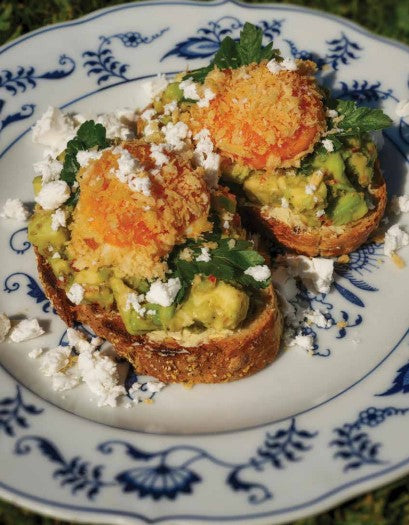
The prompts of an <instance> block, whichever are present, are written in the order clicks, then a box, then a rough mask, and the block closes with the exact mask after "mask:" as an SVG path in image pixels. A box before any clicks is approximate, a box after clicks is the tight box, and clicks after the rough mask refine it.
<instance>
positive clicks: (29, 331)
mask: <svg viewBox="0 0 409 525" xmlns="http://www.w3.org/2000/svg"><path fill="white" fill-rule="evenodd" d="M43 333H44V330H43V329H42V328H41V326H40V325H39V323H38V321H37V319H23V320H22V321H20V322H19V323H18V324H17V325H16V326H15V327H14V328H12V330H11V332H10V339H11V340H12V341H13V343H21V342H22V341H29V340H30V339H35V338H36V337H39V336H40V335H43Z"/></svg>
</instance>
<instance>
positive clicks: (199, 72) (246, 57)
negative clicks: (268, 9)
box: [184, 22, 281, 83]
mask: <svg viewBox="0 0 409 525" xmlns="http://www.w3.org/2000/svg"><path fill="white" fill-rule="evenodd" d="M262 40H263V31H262V30H261V29H260V28H259V27H257V26H255V25H253V24H250V23H249V22H246V23H245V24H244V27H243V29H242V31H241V33H240V40H239V41H238V42H236V41H235V40H233V39H232V38H231V37H230V36H226V37H225V38H224V39H223V40H222V42H221V44H220V48H219V50H218V51H217V53H216V54H215V56H214V58H213V60H212V61H211V62H210V64H209V65H208V66H207V67H202V68H200V69H196V70H195V71H191V72H190V73H188V74H187V75H185V77H184V79H187V78H192V79H193V80H194V81H195V82H200V83H203V82H204V81H205V78H206V76H207V75H208V73H209V72H210V71H212V69H214V68H215V67H218V68H219V69H237V68H239V67H241V66H247V65H248V64H252V63H257V64H258V63H259V62H261V61H262V60H271V59H272V58H275V59H276V60H281V55H280V51H279V50H278V49H273V42H270V43H269V44H268V45H267V46H265V47H263V44H262Z"/></svg>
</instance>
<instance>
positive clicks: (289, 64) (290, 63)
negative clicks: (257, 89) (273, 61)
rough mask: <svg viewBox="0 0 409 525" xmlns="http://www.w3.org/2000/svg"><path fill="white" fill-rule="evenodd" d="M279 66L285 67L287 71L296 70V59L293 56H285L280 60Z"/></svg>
mask: <svg viewBox="0 0 409 525" xmlns="http://www.w3.org/2000/svg"><path fill="white" fill-rule="evenodd" d="M280 65H281V67H282V69H285V70H287V71H296V70H297V63H296V61H295V60H294V59H293V58H289V57H287V58H285V59H284V60H283V61H282V62H281V64H280Z"/></svg>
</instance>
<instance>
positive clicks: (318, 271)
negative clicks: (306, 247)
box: [286, 255, 334, 293]
mask: <svg viewBox="0 0 409 525" xmlns="http://www.w3.org/2000/svg"><path fill="white" fill-rule="evenodd" d="M286 262H287V264H288V269H289V273H290V275H292V276H293V277H299V278H300V279H301V280H302V282H303V283H304V285H305V286H306V287H307V288H308V289H309V290H311V291H313V292H314V293H328V292H329V290H330V287H331V283H332V274H333V272H334V261H333V260H332V259H325V258H323V257H311V258H310V257H306V256H305V255H289V256H288V257H286Z"/></svg>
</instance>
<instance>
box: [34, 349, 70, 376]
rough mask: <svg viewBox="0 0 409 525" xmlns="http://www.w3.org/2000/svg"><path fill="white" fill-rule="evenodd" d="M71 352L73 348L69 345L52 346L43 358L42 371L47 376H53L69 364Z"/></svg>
mask: <svg viewBox="0 0 409 525" xmlns="http://www.w3.org/2000/svg"><path fill="white" fill-rule="evenodd" d="M70 354H71V349H70V347H69V346H57V347H56V348H51V349H50V350H48V352H46V353H45V354H44V356H43V357H42V359H41V365H40V371H41V372H42V373H43V374H44V375H45V376H46V377H51V376H53V375H54V374H56V373H57V372H60V371H61V370H62V369H63V368H65V367H66V366H67V365H68V363H69V360H68V358H69V356H70Z"/></svg>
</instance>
